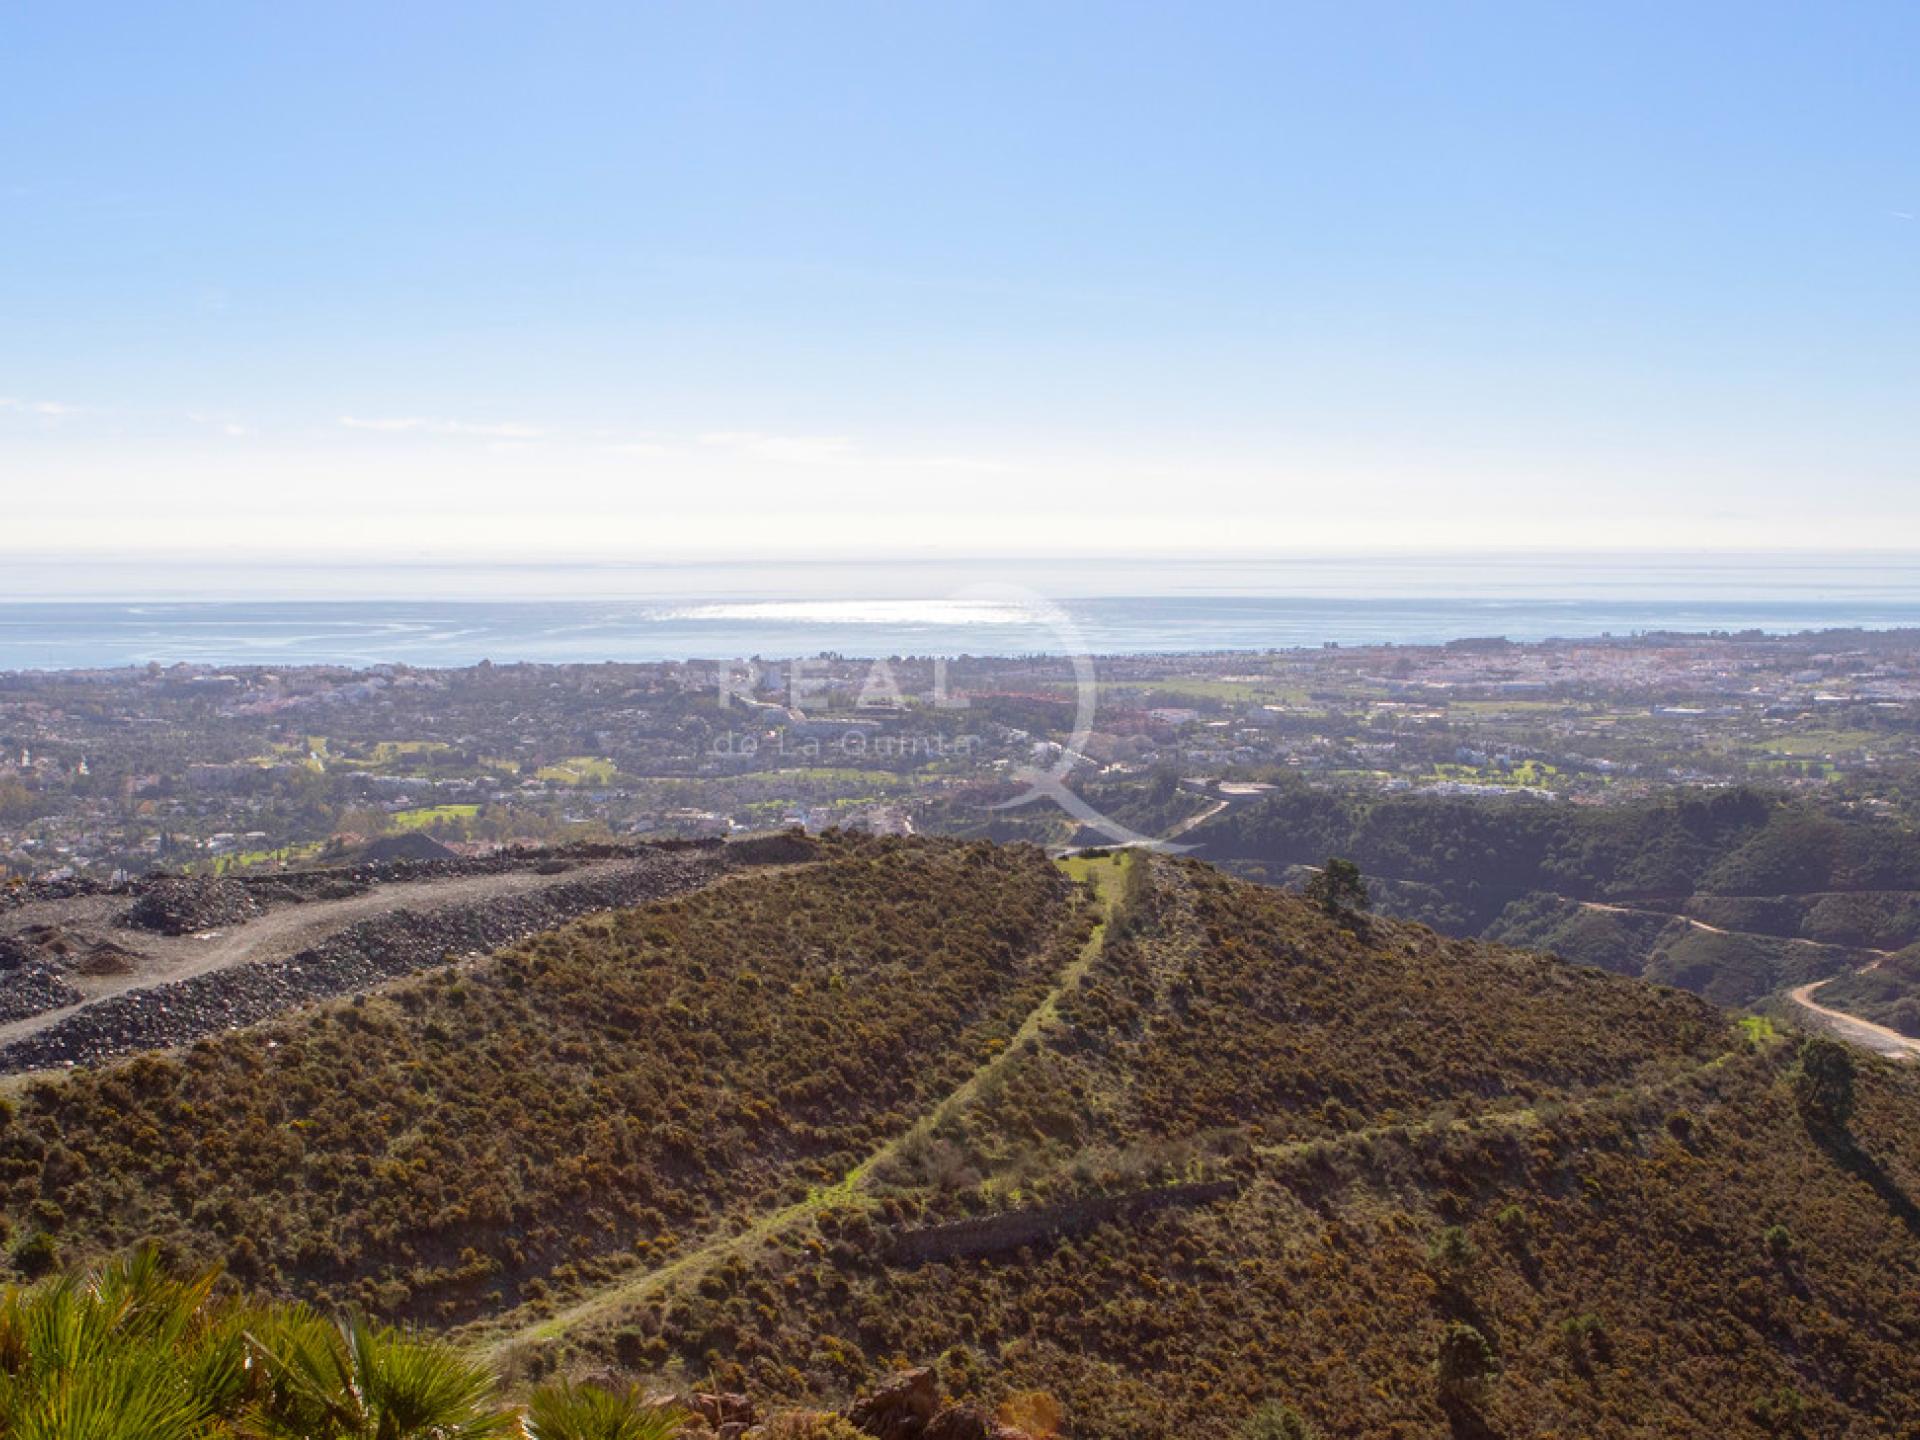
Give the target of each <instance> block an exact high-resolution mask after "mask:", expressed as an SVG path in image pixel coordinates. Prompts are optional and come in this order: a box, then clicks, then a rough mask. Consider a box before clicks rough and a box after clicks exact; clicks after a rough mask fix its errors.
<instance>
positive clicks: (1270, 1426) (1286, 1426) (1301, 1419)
mask: <svg viewBox="0 0 1920 1440" xmlns="http://www.w3.org/2000/svg"><path fill="white" fill-rule="evenodd" d="M1318 1433H1319V1432H1318V1431H1316V1430H1315V1429H1314V1428H1313V1426H1312V1425H1311V1424H1309V1423H1308V1421H1307V1417H1306V1416H1304V1415H1302V1414H1301V1413H1300V1412H1299V1411H1298V1410H1296V1409H1294V1408H1293V1407H1292V1406H1291V1405H1282V1404H1281V1403H1280V1402H1279V1401H1278V1400H1269V1401H1267V1403H1266V1404H1264V1405H1262V1406H1261V1407H1260V1408H1259V1409H1258V1410H1256V1411H1254V1412H1253V1414H1251V1415H1249V1416H1248V1417H1247V1419H1246V1422H1245V1423H1244V1424H1242V1425H1241V1427H1240V1440H1314V1437H1315V1436H1316V1435H1317V1434H1318Z"/></svg>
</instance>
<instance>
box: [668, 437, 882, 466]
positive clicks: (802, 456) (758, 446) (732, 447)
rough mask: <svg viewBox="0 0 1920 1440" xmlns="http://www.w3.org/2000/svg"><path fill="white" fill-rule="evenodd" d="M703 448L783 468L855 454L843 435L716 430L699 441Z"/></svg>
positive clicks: (845, 457) (852, 446)
mask: <svg viewBox="0 0 1920 1440" xmlns="http://www.w3.org/2000/svg"><path fill="white" fill-rule="evenodd" d="M700 443H701V444H702V445H706V446H709V447H711V448H713V449H718V450H726V451H729V452H731V453H732V454H735V455H741V456H745V457H746V458H748V459H752V460H773V461H777V462H778V463H780V464H783V465H819V464H824V463H826V462H828V461H832V460H846V459H849V458H850V457H851V456H852V455H853V454H854V451H855V448H856V447H855V446H854V443H853V441H852V440H851V439H850V438H849V437H847V436H845V435H765V434H762V433H760V432H759V431H755V430H716V431H710V432H709V433H707V434H705V435H702V436H701V437H700Z"/></svg>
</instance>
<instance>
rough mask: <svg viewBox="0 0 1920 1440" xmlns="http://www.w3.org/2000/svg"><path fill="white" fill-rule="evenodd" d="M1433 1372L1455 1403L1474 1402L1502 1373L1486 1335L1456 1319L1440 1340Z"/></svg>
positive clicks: (1445, 1392) (1442, 1390) (1441, 1386)
mask: <svg viewBox="0 0 1920 1440" xmlns="http://www.w3.org/2000/svg"><path fill="white" fill-rule="evenodd" d="M1433 1373H1434V1378H1436V1379H1437V1380H1439V1382H1440V1389H1441V1392H1442V1393H1443V1394H1445V1395H1447V1396H1449V1397H1451V1398H1452V1399H1455V1400H1473V1399H1476V1398H1478V1397H1479V1395H1480V1393H1481V1392H1482V1391H1483V1390H1485V1389H1486V1387H1487V1382H1488V1381H1489V1380H1491V1379H1493V1377H1494V1376H1495V1375H1498V1374H1499V1373H1500V1360H1499V1357H1498V1356H1496V1355H1495V1354H1494V1353H1493V1346H1492V1345H1490V1344H1488V1343H1487V1337H1486V1336H1484V1335H1482V1334H1481V1333H1480V1332H1479V1331H1478V1330H1476V1329H1474V1328H1473V1326H1471V1325H1469V1324H1467V1323H1466V1322H1465V1321H1463V1320H1455V1321H1454V1322H1453V1323H1451V1324H1450V1325H1448V1326H1447V1329H1446V1333H1445V1334H1443V1335H1442V1336H1441V1337H1440V1353H1439V1355H1437V1356H1436V1357H1435V1358H1434V1362H1433Z"/></svg>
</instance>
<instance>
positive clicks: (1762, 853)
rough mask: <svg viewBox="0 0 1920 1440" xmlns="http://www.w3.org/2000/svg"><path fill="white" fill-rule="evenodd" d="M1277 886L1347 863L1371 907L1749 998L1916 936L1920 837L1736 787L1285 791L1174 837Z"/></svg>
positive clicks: (1857, 962) (1869, 957)
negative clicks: (1640, 793) (1623, 791)
mask: <svg viewBox="0 0 1920 1440" xmlns="http://www.w3.org/2000/svg"><path fill="white" fill-rule="evenodd" d="M1188 839H1189V842H1190V843H1192V844H1194V845H1195V847H1196V849H1195V852H1194V853H1196V854H1198V855H1200V856H1202V857H1203V858H1205V859H1208V860H1212V861H1214V862H1216V863H1219V864H1222V865H1224V866H1226V867H1228V868H1229V869H1231V870H1233V871H1234V872H1235V873H1237V874H1241V875H1245V876H1247V877H1249V878H1253V879H1258V880H1264V881H1269V882H1273V883H1283V882H1287V881H1290V880H1292V879H1295V878H1297V877H1298V876H1299V875H1300V874H1301V873H1302V867H1306V866H1313V865H1318V864H1320V863H1321V862H1322V861H1323V860H1324V859H1325V858H1326V857H1327V856H1329V855H1341V856H1345V857H1348V858H1350V859H1353V860H1355V861H1356V862H1358V863H1359V865H1360V866H1361V868H1362V869H1363V870H1365V871H1366V872H1367V874H1368V877H1369V880H1370V882H1371V883H1372V885H1373V888H1374V891H1375V900H1376V902H1377V904H1378V905H1379V907H1380V909H1381V910H1382V912H1383V913H1386V914H1390V915H1398V916H1402V917H1405V918H1408V919H1416V920H1422V921H1425V922H1426V923H1428V924H1431V925H1435V926H1437V927H1439V928H1440V929H1442V930H1445V931H1447V932H1448V933H1449V934H1456V935H1471V936H1481V937H1484V938H1487V939H1493V940H1501V941H1505V942H1507V943H1511V944H1516V945H1524V946H1527V947H1529V948H1536V949H1546V950H1552V951H1554V952H1555V953H1557V954H1561V955H1564V956H1566V957H1567V958H1569V959H1572V960H1577V961H1580V962H1583V963H1587V964H1595V965H1601V966H1604V967H1605V968H1607V969H1609V970H1614V971H1617V972H1619V973H1622V974H1629V975H1644V976H1646V977H1647V978H1650V979H1654V980H1658V981H1661V982H1662V983H1667V984H1674V985H1680V986H1683V987H1685V988H1687V989H1690V990H1694V991H1697V992H1699V993H1700V994H1703V995H1706V996H1707V997H1708V998H1710V999H1712V1000H1714V1001H1716V1002H1717V1003H1720V1004H1728V1005H1740V1004H1750V1003H1752V1002H1754V1001H1757V1000H1759V999H1761V998H1762V997H1765V996H1768V995H1771V994H1775V993H1777V992H1780V991H1784V990H1786V989H1788V988H1790V987H1792V986H1795V985H1799V984H1802V983H1804V982H1807V981H1811V980H1821V979H1826V978H1829V977H1832V976H1837V975H1841V974H1844V973H1847V972H1849V971H1853V970H1857V969H1860V968H1862V967H1863V966H1865V965H1868V964H1870V963H1872V962H1873V961H1874V960H1875V959H1877V958H1878V957H1879V955H1880V954H1881V953H1883V952H1884V951H1887V950H1892V949H1898V948H1900V947H1901V946H1905V945H1909V944H1912V943H1914V941H1916V940H1920V836H1916V835H1915V834H1913V833H1912V832H1911V831H1909V830H1906V829H1904V828H1902V827H1899V826H1897V825H1895V824H1893V823H1891V822H1889V821H1885V820H1881V819H1876V818H1873V817H1870V816H1867V815H1864V814H1860V813H1855V812H1831V811H1826V810H1822V809H1819V808H1816V807H1814V806H1812V805H1809V804H1806V803H1802V802H1796V801H1789V800H1786V799H1784V798H1782V797H1779V796H1773V795H1768V794H1765V793H1762V792H1757V791H1751V790H1738V789H1733V790H1715V791H1703V792H1698V793H1689V792H1679V793H1676V794H1674V795H1670V796H1664V797H1661V798H1658V799H1654V800H1648V801H1642V802H1637V803H1634V804H1627V805H1619V806H1605V807H1596V806H1578V805H1552V804H1545V803H1542V802H1540V801H1537V800H1527V799H1505V800H1501V799H1491V800H1490V799H1473V798H1456V797H1446V796H1433V795H1389V796H1378V795H1371V794H1364V793H1360V792H1349V791H1338V790H1328V789H1320V788H1314V787H1309V786H1307V785H1304V784H1294V785H1291V786H1286V787H1283V788H1282V789H1280V790H1279V791H1278V792H1276V793H1275V794H1273V795H1270V796H1268V797H1266V798H1264V799H1262V800H1260V801H1258V802H1255V803H1252V804H1248V805H1244V806H1239V807H1236V808H1234V809H1232V810H1230V811H1229V812H1228V813H1226V814H1224V815H1222V816H1220V817H1219V818H1218V819H1216V820H1213V821H1210V822H1208V823H1207V824H1206V825H1204V826H1202V827H1201V828H1200V829H1198V830H1196V831H1194V832H1193V833H1192V835H1191V836H1189V837H1188Z"/></svg>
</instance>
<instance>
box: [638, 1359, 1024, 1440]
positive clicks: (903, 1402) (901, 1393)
mask: <svg viewBox="0 0 1920 1440" xmlns="http://www.w3.org/2000/svg"><path fill="white" fill-rule="evenodd" d="M658 1398H659V1399H660V1401H661V1402H662V1403H664V1404H671V1405H674V1406H676V1407H678V1408H679V1409H682V1410H686V1411H688V1412H690V1413H691V1414H692V1415H693V1417H694V1419H693V1423H692V1424H691V1425H689V1426H688V1427H687V1428H686V1429H684V1430H682V1431H680V1432H679V1434H680V1437H681V1440H763V1437H769V1436H773V1435H780V1436H811V1435H815V1434H819V1435H827V1434H832V1433H836V1431H835V1430H834V1427H835V1426H837V1425H839V1424H840V1422H841V1421H843V1420H844V1421H845V1423H846V1424H848V1425H851V1426H852V1427H853V1428H854V1429H855V1430H858V1431H859V1432H860V1433H861V1434H863V1435H871V1436H873V1437H874V1440H1031V1437H1030V1436H1029V1435H1028V1433H1027V1432H1026V1431H1024V1430H1020V1429H1016V1428H1015V1427H1013V1426H1011V1425H1003V1424H1001V1423H1000V1422H999V1421H997V1420H995V1419H994V1418H993V1417H992V1416H991V1415H989V1414H988V1413H987V1412H986V1411H984V1410H982V1409H980V1408H979V1407H978V1406H977V1405H963V1404H943V1403H942V1401H941V1398H940V1381H939V1379H938V1377H936V1376H935V1374H934V1372H933V1371H932V1370H931V1369H929V1368H927V1367H924V1366H923V1367H921V1368H920V1369H918V1370H905V1371H902V1372H901V1373H900V1374H898V1375H896V1376H894V1377H893V1378H892V1379H890V1380H888V1381H887V1382H886V1383H885V1384H883V1385H882V1386H881V1387H880V1388H879V1389H877V1390H874V1391H872V1392H870V1393H869V1394H866V1395H862V1396H860V1397H859V1398H858V1399H856V1400H855V1401H854V1402H853V1403H852V1404H850V1405H848V1406H847V1408H846V1409H845V1410H843V1411H841V1412H840V1415H839V1416H838V1417H835V1416H833V1415H830V1414H827V1413H825V1412H819V1411H786V1412H783V1413H782V1414H779V1415H776V1416H772V1417H770V1418H769V1419H768V1420H766V1421H763V1420H762V1419H761V1417H760V1414H759V1412H758V1411H757V1410H756V1409H755V1407H754V1405H753V1402H752V1401H750V1400H749V1399H748V1398H747V1397H746V1396H745V1395H730V1394H706V1393H695V1394H693V1395H690V1396H679V1395H661V1396H659V1397H658ZM838 1433H844V1430H842V1431H841V1432H838Z"/></svg>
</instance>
